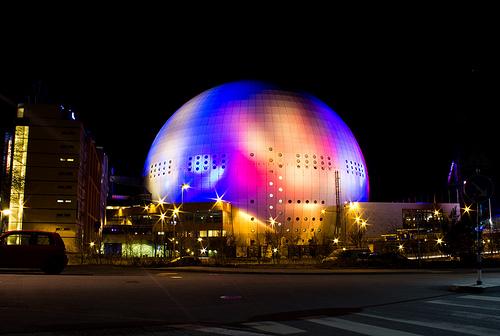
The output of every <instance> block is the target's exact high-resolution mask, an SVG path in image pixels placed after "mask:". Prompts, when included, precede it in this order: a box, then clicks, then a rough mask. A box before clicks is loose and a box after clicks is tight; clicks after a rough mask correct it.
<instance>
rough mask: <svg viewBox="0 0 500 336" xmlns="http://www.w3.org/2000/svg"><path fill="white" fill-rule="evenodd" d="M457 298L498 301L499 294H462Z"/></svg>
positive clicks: (499, 300) (499, 298)
mask: <svg viewBox="0 0 500 336" xmlns="http://www.w3.org/2000/svg"><path fill="white" fill-rule="evenodd" d="M458 298H459V299H472V300H483V301H494V302H500V297H499V296H484V295H464V296H459V297H458Z"/></svg>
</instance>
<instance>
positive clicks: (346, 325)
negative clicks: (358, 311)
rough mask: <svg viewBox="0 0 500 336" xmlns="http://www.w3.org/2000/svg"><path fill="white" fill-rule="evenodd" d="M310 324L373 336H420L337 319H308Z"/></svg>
mask: <svg viewBox="0 0 500 336" xmlns="http://www.w3.org/2000/svg"><path fill="white" fill-rule="evenodd" d="M307 321H309V322H313V323H318V324H323V325H326V326H329V327H334V328H338V329H343V330H349V331H353V332H357V333H358V334H363V335H371V336H418V335H420V334H413V333H409V332H405V331H401V330H397V329H388V328H382V327H377V326H374V325H370V324H364V323H358V322H353V321H348V320H343V319H339V318H335V317H326V318H320V319H307Z"/></svg>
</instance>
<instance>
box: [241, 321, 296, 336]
mask: <svg viewBox="0 0 500 336" xmlns="http://www.w3.org/2000/svg"><path fill="white" fill-rule="evenodd" d="M243 325H246V326H249V327H252V328H255V329H258V330H261V331H265V332H270V333H274V334H278V335H291V334H299V333H303V332H306V331H305V330H302V329H298V328H294V327H291V326H288V325H286V324H282V323H278V322H273V321H262V322H251V323H243Z"/></svg>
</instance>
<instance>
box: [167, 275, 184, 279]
mask: <svg viewBox="0 0 500 336" xmlns="http://www.w3.org/2000/svg"><path fill="white" fill-rule="evenodd" d="M170 279H182V277H181V276H171V277H170Z"/></svg>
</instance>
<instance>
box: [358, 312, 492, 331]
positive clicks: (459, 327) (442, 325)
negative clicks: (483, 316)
mask: <svg viewBox="0 0 500 336" xmlns="http://www.w3.org/2000/svg"><path fill="white" fill-rule="evenodd" d="M356 315H359V316H366V317H372V318H375V319H380V320H386V321H392V322H400V323H407V324H413V325H417V326H420V327H428V328H434V329H441V330H447V331H453V332H458V333H462V334H469V335H477V336H491V335H497V334H498V330H495V329H490V328H482V327H476V326H472V325H468V324H455V323H447V322H424V321H415V320H405V319H398V318H391V317H385V316H380V315H373V314H365V313H356Z"/></svg>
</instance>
